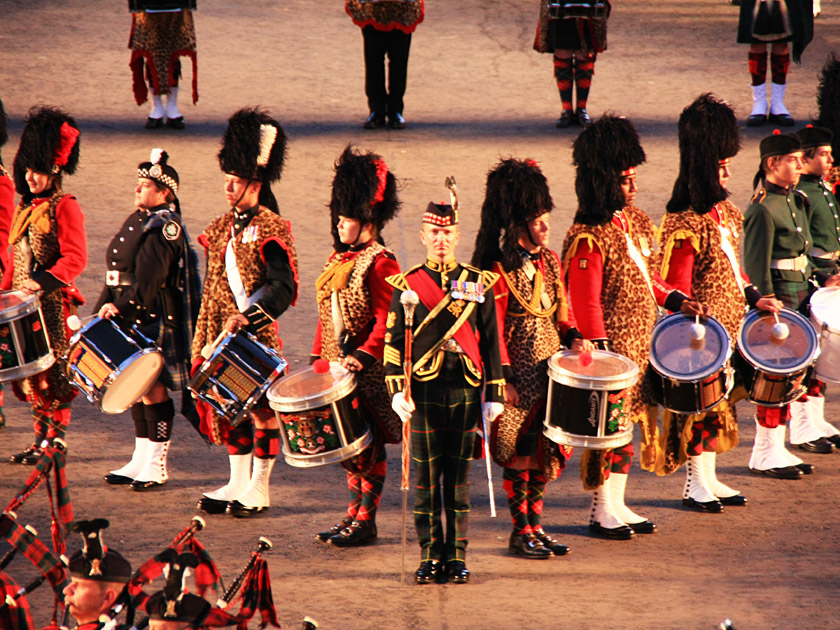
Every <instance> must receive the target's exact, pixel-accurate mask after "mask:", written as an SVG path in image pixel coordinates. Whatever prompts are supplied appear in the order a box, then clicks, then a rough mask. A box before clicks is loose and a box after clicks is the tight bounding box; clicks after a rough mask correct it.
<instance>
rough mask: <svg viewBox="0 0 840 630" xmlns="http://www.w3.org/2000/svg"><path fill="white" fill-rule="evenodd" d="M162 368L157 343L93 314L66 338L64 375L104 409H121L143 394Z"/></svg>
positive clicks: (118, 410)
mask: <svg viewBox="0 0 840 630" xmlns="http://www.w3.org/2000/svg"><path fill="white" fill-rule="evenodd" d="M162 369H163V355H162V354H161V352H160V350H159V349H158V347H157V346H156V345H155V344H154V343H153V342H152V341H151V340H150V339H147V338H146V337H144V336H143V335H142V334H140V333H139V332H138V331H137V330H136V329H132V330H131V331H129V332H126V331H125V330H123V329H122V328H121V327H120V326H119V325H118V324H117V322H116V321H114V320H113V319H100V318H99V317H94V318H93V319H92V320H91V321H90V322H89V323H88V324H86V325H85V326H83V327H82V328H81V329H79V330H78V331H77V332H76V334H74V335H73V337H72V338H71V339H70V345H69V347H68V349H67V357H66V365H65V368H64V370H65V375H66V376H67V379H68V380H69V381H70V384H71V385H73V387H75V388H76V389H78V390H79V391H81V392H82V393H83V394H84V395H85V397H86V398H87V399H88V400H89V401H90V402H92V403H93V404H95V405H97V406H98V407H99V408H100V409H101V410H102V411H103V412H104V413H121V412H123V411H125V410H126V409H128V408H129V407H131V405H133V404H134V403H135V402H136V401H137V400H138V399H139V398H140V397H141V396H142V395H143V394H145V393H146V392H147V391H149V389H150V388H151V387H152V385H154V384H155V381H157V380H158V377H159V376H160V372H161V370H162Z"/></svg>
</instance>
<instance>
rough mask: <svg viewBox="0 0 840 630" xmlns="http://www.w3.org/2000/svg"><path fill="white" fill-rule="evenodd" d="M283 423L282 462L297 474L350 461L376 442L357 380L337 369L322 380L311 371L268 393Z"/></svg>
mask: <svg viewBox="0 0 840 630" xmlns="http://www.w3.org/2000/svg"><path fill="white" fill-rule="evenodd" d="M268 404H269V405H270V406H271V408H272V409H274V412H275V414H276V415H277V419H278V420H279V421H280V433H282V435H283V456H284V457H285V458H286V463H287V464H289V465H290V466H295V467H297V468H311V467H313V466H325V465H327V464H334V463H337V462H342V461H344V460H345V459H350V458H351V457H354V456H355V455H358V454H359V453H361V452H362V451H363V450H365V449H366V448H367V447H368V446H369V445H370V443H371V442H372V440H373V438H372V436H371V433H370V429H369V428H368V426H367V423H366V422H365V418H364V416H363V414H362V410H361V409H360V408H359V407H360V402H359V397H358V396H357V395H356V377H355V376H354V375H353V373H352V372H348V371H347V370H345V369H344V368H343V367H341V365H339V364H338V363H330V369H329V371H328V372H326V373H324V374H318V373H317V372H315V370H314V369H313V368H312V367H311V366H310V367H306V368H303V369H301V370H298V371H296V372H295V373H293V374H289V375H288V376H286V377H284V378H281V379H280V380H278V381H277V382H276V383H274V385H272V386H271V388H270V389H269V390H268Z"/></svg>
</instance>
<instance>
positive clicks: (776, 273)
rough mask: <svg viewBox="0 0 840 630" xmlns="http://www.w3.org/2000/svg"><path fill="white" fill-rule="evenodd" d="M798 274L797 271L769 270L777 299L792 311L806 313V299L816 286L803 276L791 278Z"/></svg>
mask: <svg viewBox="0 0 840 630" xmlns="http://www.w3.org/2000/svg"><path fill="white" fill-rule="evenodd" d="M795 275H800V276H801V274H800V272H797V271H782V270H779V269H771V270H770V278H771V280H772V281H773V293H775V295H776V299H777V300H781V301H782V302H784V305H785V306H787V307H788V308H789V309H792V310H794V311H799V312H801V313H802V314H804V315H808V300H809V299H810V298H811V294H812V293H813V292H814V291H815V290H816V287H814V285H813V284H812V283H811V282H810V281H808V280H805V279H804V278H803V279H802V280H794V279H792V278H793V277H795Z"/></svg>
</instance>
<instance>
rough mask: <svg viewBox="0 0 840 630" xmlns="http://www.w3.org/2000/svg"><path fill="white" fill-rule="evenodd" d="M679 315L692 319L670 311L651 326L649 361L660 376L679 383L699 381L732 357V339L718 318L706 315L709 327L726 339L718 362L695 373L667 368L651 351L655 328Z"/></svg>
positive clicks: (720, 367) (716, 370) (717, 370)
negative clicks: (669, 313)
mask: <svg viewBox="0 0 840 630" xmlns="http://www.w3.org/2000/svg"><path fill="white" fill-rule="evenodd" d="M680 317H682V318H684V319H686V320H691V319H692V317H691V316H689V315H685V314H683V313H672V314H671V315H668V316H666V317H663V318H662V319H660V320H659V321H658V322H656V325H655V326H654V327H653V331H652V333H651V337H650V356H649V361H650V365H651V367H652V368H653V369H654V370H655V371H656V372H657V374H659V375H660V376H662V377H664V378H670V379H673V380H675V381H679V382H681V383H696V382H697V381H701V380H703V379H704V378H708V377H710V376H711V375H712V374H716V373H717V372H720V371H721V370H722V369H723V368H724V367H725V366H726V364H727V363H728V362H729V359H730V358H732V340H731V339H730V338H729V333H728V332H726V328H724V326H723V324H721V323H720V322H719V321H718V320H716V319H715V318H714V317H711V316H709V317H706V318H705V320H706V321H707V322H711V324H712V326H711V327H712V328H714V329H715V330H717V331H718V333H719V336H720V338H721V339H725V340H726V346H725V347H726V351H725V352H723V353H722V356H721V357H720V362H719V363H718V362H715V363H712V364H711V365H709V366H708V367H707V368H706V369H705V370H704V371H702V372H698V373H696V374H691V375H688V374H680V373H678V372H673V371H671V370H669V369H667V368H666V367H664V366H663V365H662V363H661V362H660V361H659V358H658V357H657V356H656V355H655V354H654V353H653V340H654V339H655V338H656V332H657V330H656V329H657V328H659V327H663V328H664V325H665V323H666V322H668V321H669V320H672V321H675V320H676V319H677V318H680ZM721 347H724V346H723V344H721Z"/></svg>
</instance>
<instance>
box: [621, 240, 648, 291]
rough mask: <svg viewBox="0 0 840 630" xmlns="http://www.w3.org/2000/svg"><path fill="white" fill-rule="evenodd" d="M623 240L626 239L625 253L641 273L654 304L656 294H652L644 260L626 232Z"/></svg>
mask: <svg viewBox="0 0 840 630" xmlns="http://www.w3.org/2000/svg"><path fill="white" fill-rule="evenodd" d="M624 238H626V239H627V251H628V253H629V254H630V258H631V260H632V261H633V262H634V263H636V266H637V267H638V268H639V271H641V272H642V275H643V276H644V277H645V282H647V286H648V290H649V291H650V295H651V297H652V298H653V301H654V302H656V294H655V293H654V292H653V285H652V284H651V282H650V274H648V270H647V264H646V263H645V260H644V258H642V254H641V252H640V251H639V250H638V249H636V246H635V245H634V244H633V239H632V238H630V235H629V234H628V233H627V232H625V233H624Z"/></svg>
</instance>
